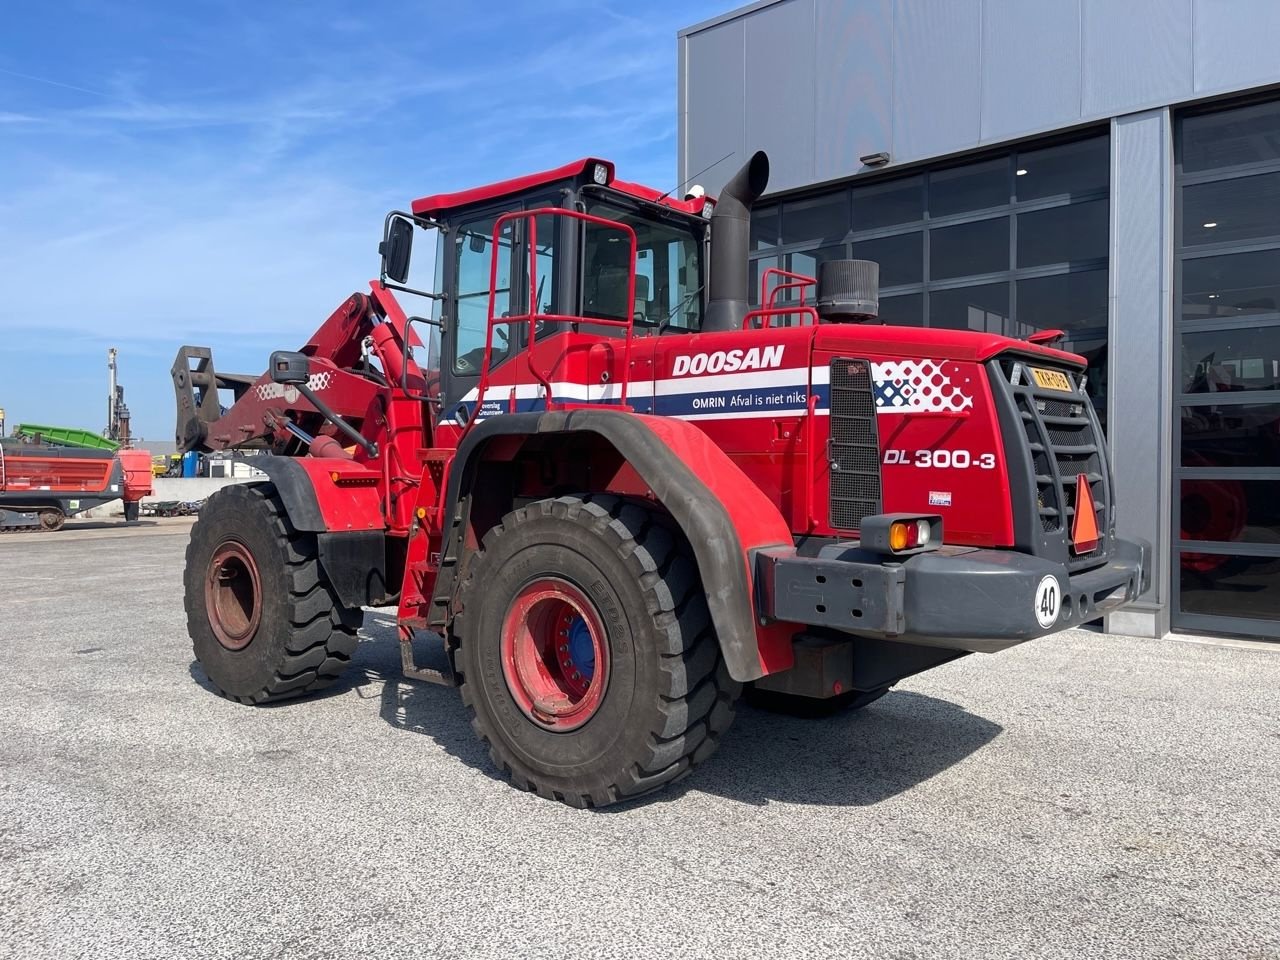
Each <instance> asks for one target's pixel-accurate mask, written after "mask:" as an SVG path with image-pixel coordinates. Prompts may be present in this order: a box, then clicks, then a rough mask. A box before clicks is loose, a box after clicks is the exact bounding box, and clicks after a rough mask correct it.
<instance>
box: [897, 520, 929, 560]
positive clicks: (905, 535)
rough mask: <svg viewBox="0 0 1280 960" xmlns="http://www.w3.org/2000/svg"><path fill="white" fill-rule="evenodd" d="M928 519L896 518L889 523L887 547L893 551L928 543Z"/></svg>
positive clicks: (922, 545)
mask: <svg viewBox="0 0 1280 960" xmlns="http://www.w3.org/2000/svg"><path fill="white" fill-rule="evenodd" d="M929 532H930V531H929V521H928V520H898V521H896V522H894V523H891V524H889V549H891V550H893V551H894V552H895V553H897V552H900V551H902V550H910V549H912V548H913V547H924V546H928V544H929V540H930V537H929Z"/></svg>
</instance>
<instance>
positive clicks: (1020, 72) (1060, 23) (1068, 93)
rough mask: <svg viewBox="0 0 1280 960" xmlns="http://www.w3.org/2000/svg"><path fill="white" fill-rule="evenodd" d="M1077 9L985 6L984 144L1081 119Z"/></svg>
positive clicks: (997, 0) (1017, 2)
mask: <svg viewBox="0 0 1280 960" xmlns="http://www.w3.org/2000/svg"><path fill="white" fill-rule="evenodd" d="M1080 3H1081V0H1056V2H1052V3H1043V2H1039V3H1028V2H1027V0H985V2H984V3H983V8H982V68H983V69H982V139H983V141H986V142H990V141H994V140H1000V139H1002V138H1006V137H1013V136H1017V135H1019V134H1023V133H1027V132H1028V131H1031V130H1043V129H1044V128H1045V127H1046V126H1049V125H1054V126H1057V125H1066V124H1071V123H1075V122H1076V121H1077V120H1078V119H1079V118H1080V95H1081V91H1080Z"/></svg>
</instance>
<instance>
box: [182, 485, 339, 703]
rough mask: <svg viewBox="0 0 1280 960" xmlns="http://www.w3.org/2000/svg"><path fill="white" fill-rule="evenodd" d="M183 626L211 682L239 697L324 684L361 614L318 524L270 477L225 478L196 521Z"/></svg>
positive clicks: (293, 692)
mask: <svg viewBox="0 0 1280 960" xmlns="http://www.w3.org/2000/svg"><path fill="white" fill-rule="evenodd" d="M184 579H185V586H186V610H187V629H188V631H189V632H190V634H191V641H192V647H193V649H194V651H195V656H196V660H197V661H199V663H200V666H201V667H202V668H203V669H204V672H205V675H206V676H207V677H208V678H209V682H210V683H212V684H213V687H214V689H215V690H216V691H217V692H218V693H219V694H221V695H222V696H224V697H227V698H228V699H230V700H236V701H238V702H240V703H250V704H257V703H267V702H269V701H273V700H284V699H288V698H290V697H298V696H302V695H303V694H308V693H314V692H315V691H317V690H323V689H324V688H325V687H327V686H329V685H330V684H332V683H333V682H334V681H335V680H337V679H338V677H339V676H340V675H341V673H342V671H343V670H345V669H346V667H347V665H348V664H349V663H350V662H351V655H352V653H354V652H355V648H356V642H357V636H356V631H357V630H358V629H359V627H360V624H361V621H362V620H363V617H364V614H363V612H362V611H361V610H359V609H354V610H352V609H350V608H347V607H344V606H342V604H341V603H340V602H339V601H338V598H337V595H336V594H335V593H334V591H333V588H332V587H331V586H330V584H329V581H328V579H327V578H326V577H325V575H324V571H323V570H322V569H321V567H320V561H319V559H318V557H317V548H316V538H315V534H312V533H301V532H299V531H297V530H295V529H294V528H293V526H292V524H290V522H289V517H288V515H287V514H286V513H285V509H284V505H283V504H282V503H281V502H280V500H279V498H278V497H277V496H276V493H275V488H274V487H273V486H272V485H271V484H253V485H245V484H235V485H232V486H229V487H224V488H223V489H221V490H219V491H218V492H217V493H215V494H213V495H212V496H211V497H209V499H208V500H207V501H206V502H205V505H204V508H203V509H202V510H201V511H200V519H199V520H197V521H196V523H195V525H194V526H193V527H192V528H191V540H190V542H189V543H188V545H187V568H186V573H185V578H184Z"/></svg>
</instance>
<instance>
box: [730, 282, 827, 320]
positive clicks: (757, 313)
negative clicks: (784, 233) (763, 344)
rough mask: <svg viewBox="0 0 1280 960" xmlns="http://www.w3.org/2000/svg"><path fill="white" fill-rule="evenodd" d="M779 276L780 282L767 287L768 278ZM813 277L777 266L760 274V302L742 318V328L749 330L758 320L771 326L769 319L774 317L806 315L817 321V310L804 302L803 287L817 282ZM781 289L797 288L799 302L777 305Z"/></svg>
mask: <svg viewBox="0 0 1280 960" xmlns="http://www.w3.org/2000/svg"><path fill="white" fill-rule="evenodd" d="M770 277H781V278H783V280H782V282H781V283H779V284H777V285H776V286H774V288H773V289H772V290H771V289H769V278H770ZM817 282H818V281H817V280H816V279H815V278H814V277H806V276H805V275H804V274H803V273H792V272H791V271H790V270H782V269H779V268H778V267H770V268H769V269H768V270H766V271H765V272H764V273H762V274H761V275H760V303H762V304H763V306H761V307H757V308H756V309H755V310H752V311H750V312H749V313H748V314H747V315H746V316H745V317H743V318H742V329H743V330H750V329H751V328H752V324H753V322H754V321H756V320H759V321H760V327H761V328H762V329H763V328H768V327H769V326H771V324H770V320H772V319H773V318H774V317H781V316H791V315H796V314H798V315H800V316H802V317H808V318H809V321H810V322H811V323H815V324H816V323H817V322H818V311H817V310H815V309H814V308H813V307H810V306H807V305H806V304H805V302H804V289H805V287H812V286H814V285H815V284H817ZM783 290H799V291H800V302H799V303H797V304H787V305H785V306H781V307H780V306H778V303H777V300H778V294H779V292H781V291H783Z"/></svg>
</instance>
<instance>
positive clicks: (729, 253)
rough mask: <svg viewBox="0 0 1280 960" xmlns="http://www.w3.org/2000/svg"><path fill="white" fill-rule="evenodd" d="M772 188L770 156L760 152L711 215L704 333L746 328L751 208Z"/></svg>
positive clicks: (731, 183) (722, 195) (737, 175)
mask: <svg viewBox="0 0 1280 960" xmlns="http://www.w3.org/2000/svg"><path fill="white" fill-rule="evenodd" d="M768 185H769V155H768V154H767V153H765V152H764V151H763V150H757V151H756V153H755V155H754V156H752V158H751V159H750V160H748V161H747V162H746V164H745V165H744V166H743V168H742V169H741V170H739V171H738V172H737V173H735V174H734V175H733V179H732V180H730V181H729V182H728V183H727V184H725V187H724V189H723V190H721V191H720V196H719V198H718V199H717V201H716V207H715V211H714V212H713V213H712V214H711V279H710V282H709V284H708V287H707V291H708V298H707V315H706V317H705V318H704V319H703V322H702V329H703V330H707V331H711V330H740V329H741V328H742V320H743V318H744V317H746V315H747V311H748V310H749V309H750V307H749V306H748V301H749V300H750V299H751V290H750V281H749V273H748V270H747V252H748V242H749V240H750V237H751V205H752V204H753V203H755V202H756V200H757V199H759V197H760V194H762V193H764V188H765V187H766V186H768Z"/></svg>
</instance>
